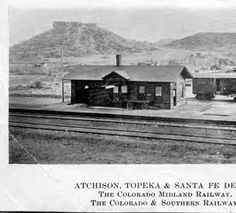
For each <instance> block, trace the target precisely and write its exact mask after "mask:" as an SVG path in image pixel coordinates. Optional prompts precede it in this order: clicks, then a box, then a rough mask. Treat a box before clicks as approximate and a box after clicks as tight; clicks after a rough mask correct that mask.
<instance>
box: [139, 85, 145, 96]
mask: <svg viewBox="0 0 236 213" xmlns="http://www.w3.org/2000/svg"><path fill="white" fill-rule="evenodd" d="M140 88H143V90H142V91H141V92H140V90H141V89H140ZM145 91H146V87H145V86H143V85H140V86H138V94H145Z"/></svg>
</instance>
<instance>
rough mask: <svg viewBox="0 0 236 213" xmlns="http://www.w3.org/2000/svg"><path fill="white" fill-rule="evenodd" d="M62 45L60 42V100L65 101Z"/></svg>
mask: <svg viewBox="0 0 236 213" xmlns="http://www.w3.org/2000/svg"><path fill="white" fill-rule="evenodd" d="M63 46H64V43H62V46H61V89H62V90H61V92H62V102H65V97H64V81H63V77H64V67H63Z"/></svg>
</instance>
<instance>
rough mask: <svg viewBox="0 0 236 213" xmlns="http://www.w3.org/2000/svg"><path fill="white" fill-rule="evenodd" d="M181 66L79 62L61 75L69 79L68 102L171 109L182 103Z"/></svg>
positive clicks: (184, 76) (184, 70)
mask: <svg viewBox="0 0 236 213" xmlns="http://www.w3.org/2000/svg"><path fill="white" fill-rule="evenodd" d="M189 78H192V75H191V73H190V72H189V71H188V69H187V68H186V67H185V66H150V65H145V66H138V65H122V63H121V55H117V56H116V65H80V66H76V67H73V68H71V70H70V72H69V73H68V74H67V75H66V76H65V77H64V78H63V79H64V80H70V81H71V104H76V103H86V104H88V105H95V106H114V107H128V108H133V107H135V106H137V107H139V106H140V107H142V108H144V109H146V108H149V107H150V108H153V109H171V108H173V107H175V106H179V105H181V104H184V103H185V95H186V89H185V82H186V79H189Z"/></svg>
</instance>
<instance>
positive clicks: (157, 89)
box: [155, 87, 162, 96]
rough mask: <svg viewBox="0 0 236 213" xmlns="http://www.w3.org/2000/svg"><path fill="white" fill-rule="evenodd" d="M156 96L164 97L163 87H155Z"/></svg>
mask: <svg viewBox="0 0 236 213" xmlns="http://www.w3.org/2000/svg"><path fill="white" fill-rule="evenodd" d="M155 96H162V87H155Z"/></svg>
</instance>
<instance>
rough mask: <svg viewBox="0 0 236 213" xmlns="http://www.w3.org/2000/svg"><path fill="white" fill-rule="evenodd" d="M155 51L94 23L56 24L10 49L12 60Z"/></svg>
mask: <svg viewBox="0 0 236 213" xmlns="http://www.w3.org/2000/svg"><path fill="white" fill-rule="evenodd" d="M62 45H63V50H64V56H65V57H70V56H72V57H73V56H74V57H78V56H84V55H92V54H107V53H117V52H121V53H122V52H139V51H143V50H154V49H157V47H154V46H153V44H150V43H148V42H141V41H134V40H128V39H124V38H122V37H120V36H119V35H116V34H115V33H112V32H110V31H108V30H106V29H103V28H100V27H98V26H97V25H96V24H93V23H80V22H58V21H55V22H53V28H52V29H51V30H49V31H46V32H44V33H42V34H39V35H37V36H34V37H33V38H31V39H29V40H27V41H24V42H22V43H20V44H16V45H14V46H12V47H11V48H10V60H29V59H34V60H35V59H42V58H58V57H60V55H61V47H62Z"/></svg>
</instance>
